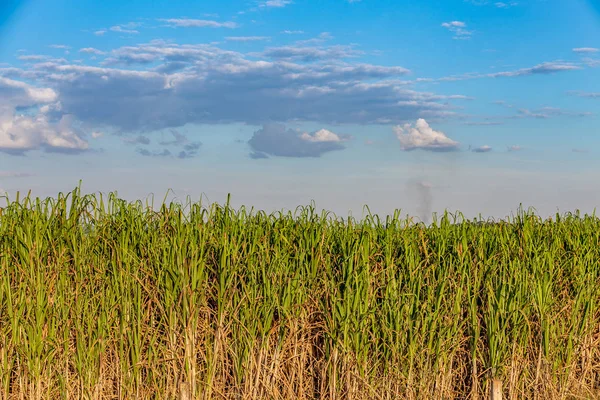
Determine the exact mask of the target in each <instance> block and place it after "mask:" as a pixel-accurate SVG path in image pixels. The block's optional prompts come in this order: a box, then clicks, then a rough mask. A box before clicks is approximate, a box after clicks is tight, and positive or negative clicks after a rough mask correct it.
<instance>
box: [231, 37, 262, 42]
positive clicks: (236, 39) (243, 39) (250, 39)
mask: <svg viewBox="0 0 600 400" xmlns="http://www.w3.org/2000/svg"><path fill="white" fill-rule="evenodd" d="M269 39H271V38H270V37H269V36H227V37H226V38H225V40H227V41H228V42H260V41H263V40H269Z"/></svg>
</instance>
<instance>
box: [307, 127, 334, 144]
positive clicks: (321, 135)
mask: <svg viewBox="0 0 600 400" xmlns="http://www.w3.org/2000/svg"><path fill="white" fill-rule="evenodd" d="M300 138H301V139H302V140H306V141H308V142H313V143H318V142H341V141H342V138H340V137H339V136H338V135H337V134H335V133H333V132H331V131H329V130H327V129H320V130H318V131H316V132H315V133H312V134H311V133H308V132H304V133H303V134H302V135H300Z"/></svg>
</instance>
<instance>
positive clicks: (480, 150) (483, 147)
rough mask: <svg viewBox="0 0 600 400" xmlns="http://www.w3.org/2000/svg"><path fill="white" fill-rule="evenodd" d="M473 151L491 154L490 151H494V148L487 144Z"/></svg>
mask: <svg viewBox="0 0 600 400" xmlns="http://www.w3.org/2000/svg"><path fill="white" fill-rule="evenodd" d="M471 151H472V152H473V153H489V152H490V151H492V148H491V147H490V146H488V145H487V144H486V145H483V146H479V147H476V148H474V149H471Z"/></svg>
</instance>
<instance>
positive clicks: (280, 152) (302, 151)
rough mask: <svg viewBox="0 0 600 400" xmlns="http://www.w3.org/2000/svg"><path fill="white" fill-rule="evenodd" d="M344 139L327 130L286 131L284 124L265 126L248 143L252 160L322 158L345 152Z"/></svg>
mask: <svg viewBox="0 0 600 400" xmlns="http://www.w3.org/2000/svg"><path fill="white" fill-rule="evenodd" d="M342 142H343V140H342V138H341V137H340V136H339V135H337V134H335V133H333V132H331V131H328V130H326V129H321V130H319V131H317V132H314V133H312V134H311V133H307V132H304V133H300V132H299V131H297V130H294V129H286V127H285V125H283V124H272V123H271V124H265V125H263V127H262V128H261V129H259V130H257V131H256V132H254V135H253V136H252V138H251V139H250V140H249V141H248V144H249V145H250V147H251V148H252V150H253V152H252V153H251V154H250V157H251V158H255V159H259V158H267V157H268V156H269V155H271V156H279V157H320V156H321V155H323V154H325V153H328V152H331V151H337V150H343V149H344V148H345V147H344V145H343V144H342Z"/></svg>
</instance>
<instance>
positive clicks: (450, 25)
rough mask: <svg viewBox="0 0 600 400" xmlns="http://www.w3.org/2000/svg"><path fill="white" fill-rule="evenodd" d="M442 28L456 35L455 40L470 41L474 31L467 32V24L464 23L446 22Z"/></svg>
mask: <svg viewBox="0 0 600 400" xmlns="http://www.w3.org/2000/svg"><path fill="white" fill-rule="evenodd" d="M442 27H444V28H446V29H448V30H449V31H450V32H452V33H453V34H454V37H453V39H470V38H471V35H472V34H473V31H469V30H467V24H465V23H464V22H462V21H450V22H444V23H443V24H442Z"/></svg>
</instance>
